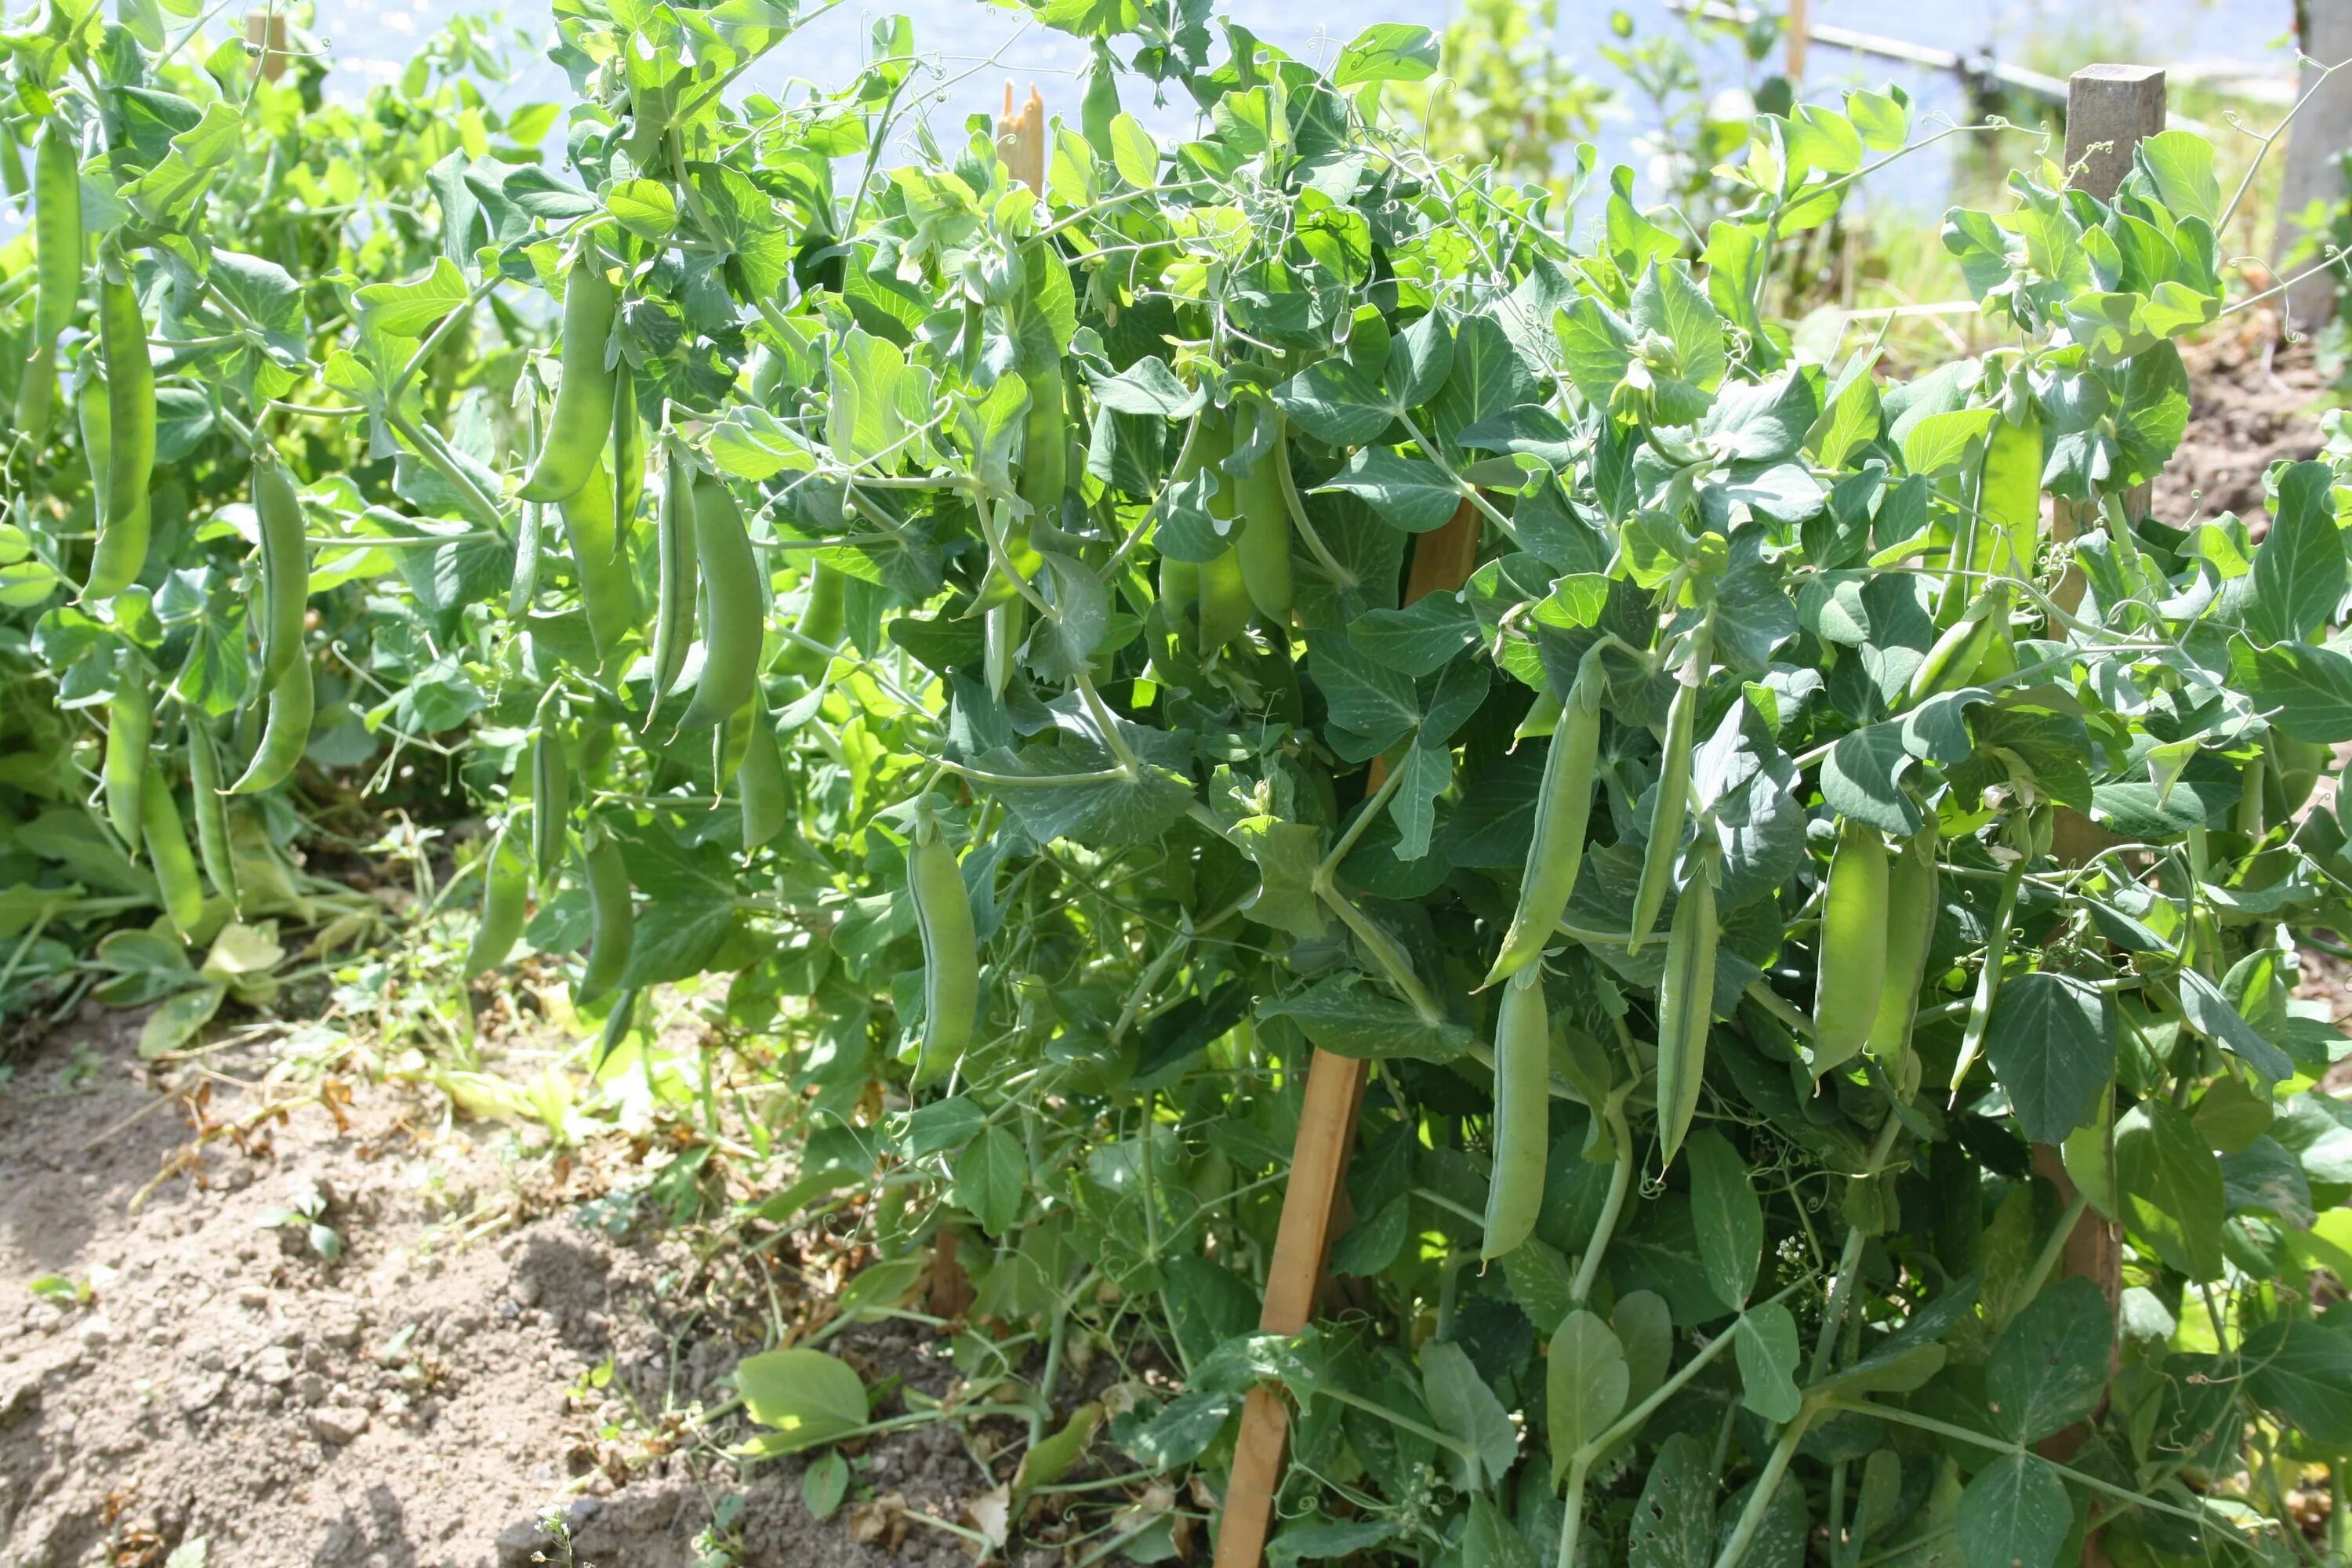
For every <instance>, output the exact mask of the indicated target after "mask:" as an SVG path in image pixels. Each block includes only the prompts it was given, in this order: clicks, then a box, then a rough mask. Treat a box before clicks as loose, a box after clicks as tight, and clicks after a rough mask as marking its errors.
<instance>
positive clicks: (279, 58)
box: [245, 10, 291, 81]
mask: <svg viewBox="0 0 2352 1568" xmlns="http://www.w3.org/2000/svg"><path fill="white" fill-rule="evenodd" d="M245 41H246V42H247V44H249V45H251V46H252V47H255V48H257V49H259V50H260V51H261V79H262V80H264V81H276V80H277V79H278V78H279V77H282V76H284V75H285V74H286V62H287V60H288V59H289V58H291V57H290V56H289V54H288V52H287V48H286V17H285V15H284V14H283V13H282V12H279V11H276V10H268V11H247V13H246V14H245Z"/></svg>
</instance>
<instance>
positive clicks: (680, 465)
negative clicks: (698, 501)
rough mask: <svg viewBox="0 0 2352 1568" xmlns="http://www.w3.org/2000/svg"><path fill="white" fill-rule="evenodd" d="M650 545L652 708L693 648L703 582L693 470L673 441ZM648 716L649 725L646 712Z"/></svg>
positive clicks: (649, 713)
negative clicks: (653, 577)
mask: <svg viewBox="0 0 2352 1568" xmlns="http://www.w3.org/2000/svg"><path fill="white" fill-rule="evenodd" d="M654 542H655V549H656V554H657V556H658V558H659V559H658V566H659V572H660V586H659V589H658V590H657V594H656V603H655V605H654V646H653V656H654V691H653V704H652V705H653V706H654V707H658V706H659V705H660V703H661V700H662V699H663V698H664V697H666V696H667V695H668V694H669V689H670V688H671V687H673V686H675V685H677V678H678V676H679V674H680V673H681V672H682V671H683V670H684V669H685V668H686V656H687V654H688V651H689V650H690V649H691V648H692V647H694V607H695V600H696V598H697V596H698V588H699V586H700V580H701V573H700V570H699V567H698V563H697V561H696V558H695V537H694V468H693V465H692V464H690V463H689V462H688V460H687V457H686V454H685V452H684V451H683V450H681V449H680V448H679V447H677V444H676V443H675V442H672V443H670V444H669V447H668V454H667V465H666V470H665V475H664V478H663V480H662V499H661V511H660V514H659V516H658V517H657V519H656V522H655V534H654ZM646 717H647V721H648V722H650V721H651V718H652V714H651V711H650V709H649V710H648V712H647V715H646Z"/></svg>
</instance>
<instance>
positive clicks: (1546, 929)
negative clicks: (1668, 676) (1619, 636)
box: [1486, 658, 1607, 985]
mask: <svg viewBox="0 0 2352 1568" xmlns="http://www.w3.org/2000/svg"><path fill="white" fill-rule="evenodd" d="M1606 684H1607V682H1606V681H1605V680H1604V679H1603V678H1602V677H1601V672H1600V670H1599V668H1597V666H1596V664H1595V663H1594V661H1592V660H1591V659H1589V658H1588V659H1587V660H1585V661H1584V662H1583V663H1581V664H1580V665H1579V666H1578V667H1577V671H1576V681H1575V684H1574V685H1572V686H1571V687H1570V689H1569V693H1568V698H1567V700H1566V701H1565V703H1564V704H1563V705H1562V707H1561V709H1560V713H1559V724H1558V726H1557V728H1556V729H1555V730H1554V731H1553V732H1552V737H1551V750H1550V751H1549V752H1547V753H1546V754H1545V756H1544V771H1543V783H1542V784H1539V785H1538V786H1537V789H1536V831H1535V837H1533V838H1531V839H1529V840H1528V860H1527V867H1526V868H1525V870H1523V871H1522V872H1521V873H1520V877H1519V906H1518V909H1517V910H1516V911H1515V912H1514V913H1513V914H1512V916H1511V929H1510V930H1509V931H1507V932H1505V933H1504V936H1503V950H1502V952H1498V953H1496V955H1495V966H1494V967H1493V968H1492V969H1490V970H1488V971H1487V972H1486V984H1488V985H1492V984H1495V983H1496V981H1498V980H1502V979H1505V978H1507V977H1508V976H1510V975H1512V974H1515V973H1518V972H1519V971H1520V970H1521V969H1523V968H1525V967H1526V966H1527V965H1528V963H1530V962H1532V961H1533V960H1534V959H1535V958H1536V956H1537V955H1538V954H1539V953H1541V952H1543V950H1544V949H1545V947H1546V946H1548V945H1549V943H1550V942H1551V939H1552V935H1553V933H1554V932H1555V931H1557V930H1558V929H1559V917H1560V916H1561V915H1562V914H1564V913H1565V912H1566V911H1567V910H1568V900H1569V898H1570V895H1571V894H1573V893H1574V892H1575V891H1576V876H1577V870H1578V868H1580V866H1581V865H1582V864H1583V861H1584V832H1585V827H1586V826H1587V824H1588V822H1589V820H1590V818H1591V815H1592V775H1593V770H1594V766H1595V764H1596V763H1597V762H1598V760H1599V757H1600V752H1601V689H1602V688H1603V687H1604V686H1605V685H1606Z"/></svg>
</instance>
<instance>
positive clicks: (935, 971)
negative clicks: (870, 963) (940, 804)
mask: <svg viewBox="0 0 2352 1568" xmlns="http://www.w3.org/2000/svg"><path fill="white" fill-rule="evenodd" d="M907 883H908V889H909V890H910V891H911V892H912V893H913V895H914V900H915V924H916V926H917V927H918V929H919V930H920V931H921V933H922V938H923V1040H922V1045H921V1047H920V1049H919V1054H918V1055H917V1057H916V1058H915V1085H916V1087H917V1088H923V1087H926V1086H928V1085H929V1084H932V1083H935V1082H937V1081H938V1080H940V1079H942V1078H945V1077H946V1076H947V1075H948V1072H949V1070H950V1068H953V1067H954V1066H955V1064H956V1063H957V1062H958V1061H959V1060H961V1058H962V1057H963V1054H964V1052H965V1051H966V1050H967V1049H969V1048H970V1047H971V1037H972V1033H973V1025H974V1024H975V1023H976V1022H977V1020H978V1016H979V1011H980V939H979V937H978V936H977V935H976V934H974V928H973V926H972V919H971V890H970V889H967V888H966V887H965V886H964V882H963V868H961V866H959V865H958V864H957V863H956V858H955V851H953V850H951V849H950V848H949V847H947V844H946V842H945V840H943V839H941V838H940V836H939V825H938V824H937V823H935V822H933V821H932V820H931V818H930V816H929V814H928V813H926V814H925V815H924V816H922V818H921V820H920V821H919V823H918V824H917V826H916V828H915V841H914V843H913V844H912V845H911V846H909V847H908V850H907Z"/></svg>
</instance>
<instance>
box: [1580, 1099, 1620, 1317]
mask: <svg viewBox="0 0 2352 1568" xmlns="http://www.w3.org/2000/svg"><path fill="white" fill-rule="evenodd" d="M1606 1114H1607V1116H1608V1118H1609V1131H1610V1133H1611V1135H1612V1136H1613V1137H1614V1138H1615V1139H1616V1140H1617V1163H1616V1165H1615V1167H1614V1168H1613V1169H1612V1170H1611V1171H1610V1173H1609V1195H1608V1196H1607V1197H1606V1198H1603V1199H1602V1200H1601V1216H1600V1217H1599V1218H1598V1219H1596V1220H1594V1221H1593V1222H1592V1245H1591V1246H1590V1247H1586V1248H1585V1251H1584V1256H1583V1257H1582V1258H1579V1259H1577V1263H1576V1276H1575V1278H1574V1279H1570V1281H1569V1286H1568V1299H1569V1300H1570V1301H1572V1302H1574V1303H1575V1304H1576V1305H1578V1306H1582V1305H1584V1302H1585V1300H1586V1299H1587V1298H1588V1297H1590V1296H1591V1294H1592V1281H1593V1279H1594V1278H1595V1277H1596V1276H1597V1275H1599V1273H1600V1272H1601V1254H1603V1253H1604V1252H1606V1251H1608V1250H1609V1241H1610V1238H1611V1237H1612V1236H1614V1235H1615V1234H1616V1232H1617V1218H1618V1215H1620V1214H1622V1212H1623V1211H1624V1207H1625V1194H1626V1192H1627V1191H1628V1190H1629V1189H1630V1188H1631V1187H1632V1186H1633V1131H1632V1130H1631V1129H1630V1128H1628V1127H1627V1126H1626V1124H1625V1102H1624V1100H1623V1098H1622V1094H1612V1096H1610V1100H1609V1106H1608V1110H1607V1113H1606Z"/></svg>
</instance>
